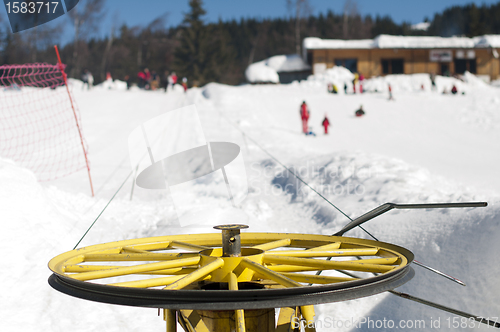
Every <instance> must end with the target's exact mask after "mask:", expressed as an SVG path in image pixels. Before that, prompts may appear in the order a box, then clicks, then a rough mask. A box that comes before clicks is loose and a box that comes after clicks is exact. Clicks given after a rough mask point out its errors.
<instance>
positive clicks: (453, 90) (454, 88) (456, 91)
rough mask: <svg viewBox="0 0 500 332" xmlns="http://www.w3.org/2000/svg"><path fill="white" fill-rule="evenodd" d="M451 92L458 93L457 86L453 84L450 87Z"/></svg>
mask: <svg viewBox="0 0 500 332" xmlns="http://www.w3.org/2000/svg"><path fill="white" fill-rule="evenodd" d="M451 93H452V94H454V95H456V94H457V93H458V90H457V87H456V86H455V85H453V87H452V88H451Z"/></svg>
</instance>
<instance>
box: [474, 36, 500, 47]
mask: <svg viewBox="0 0 500 332" xmlns="http://www.w3.org/2000/svg"><path fill="white" fill-rule="evenodd" d="M474 40H475V41H476V47H494V48H500V35H484V36H480V37H475V38H474Z"/></svg>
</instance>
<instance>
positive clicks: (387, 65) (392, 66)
mask: <svg viewBox="0 0 500 332" xmlns="http://www.w3.org/2000/svg"><path fill="white" fill-rule="evenodd" d="M404 73H405V65H404V60H403V59H385V60H382V74H386V75H387V74H404Z"/></svg>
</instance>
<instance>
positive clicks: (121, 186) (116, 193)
mask: <svg viewBox="0 0 500 332" xmlns="http://www.w3.org/2000/svg"><path fill="white" fill-rule="evenodd" d="M132 173H133V171H130V173H128V175H127V177H126V178H125V180H124V181H123V182H122V184H121V185H120V187H119V188H118V190H117V191H116V192H115V193H114V195H113V197H111V199H110V200H109V201H108V203H107V204H106V206H105V207H104V209H102V211H101V213H99V215H98V216H97V218H95V220H94V222H93V223H92V225H90V227H89V228H88V229H87V231H86V232H85V233H84V234H83V236H82V237H81V238H80V240H78V243H77V244H75V246H74V247H73V250H75V249H76V247H78V245H79V244H80V242H82V240H83V238H84V237H85V236H86V235H87V233H88V232H89V231H90V229H91V228H92V227H93V226H94V225H95V223H96V222H97V220H99V218H100V217H101V215H102V214H103V213H104V211H106V209H107V208H108V206H109V204H110V203H111V202H112V201H113V199H115V197H116V195H118V193H119V192H120V190H121V189H122V188H123V186H124V185H125V183H127V181H128V179H129V178H130V176H131V175H132Z"/></svg>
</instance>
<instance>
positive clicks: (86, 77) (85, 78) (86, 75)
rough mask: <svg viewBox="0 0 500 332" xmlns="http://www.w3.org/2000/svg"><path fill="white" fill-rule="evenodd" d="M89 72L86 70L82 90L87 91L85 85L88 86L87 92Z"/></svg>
mask: <svg viewBox="0 0 500 332" xmlns="http://www.w3.org/2000/svg"><path fill="white" fill-rule="evenodd" d="M87 73H88V70H87V69H85V70H84V71H83V73H82V82H83V85H82V90H84V89H85V85H86V86H87V90H89V87H88V86H89V76H88V74H87Z"/></svg>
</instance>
